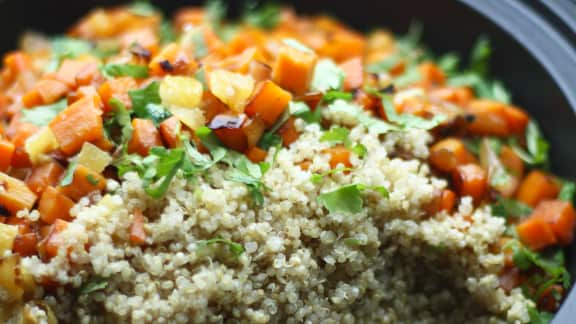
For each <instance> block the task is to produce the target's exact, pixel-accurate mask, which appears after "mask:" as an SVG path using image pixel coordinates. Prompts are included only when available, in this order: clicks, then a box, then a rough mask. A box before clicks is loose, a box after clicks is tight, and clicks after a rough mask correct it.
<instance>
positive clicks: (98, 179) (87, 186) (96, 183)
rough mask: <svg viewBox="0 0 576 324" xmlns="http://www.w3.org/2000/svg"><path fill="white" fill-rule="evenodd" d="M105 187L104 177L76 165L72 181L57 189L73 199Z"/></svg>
mask: <svg viewBox="0 0 576 324" xmlns="http://www.w3.org/2000/svg"><path fill="white" fill-rule="evenodd" d="M104 188H106V178H104V177H103V176H102V175H101V174H99V173H96V172H94V171H92V170H90V169H89V168H87V167H85V166H83V165H78V166H76V169H75V170H74V178H73V180H72V183H71V184H69V185H67V186H63V187H60V188H59V189H58V190H59V191H60V192H62V193H63V194H64V195H66V196H68V197H69V198H70V199H72V200H74V201H78V200H80V198H82V197H84V196H87V195H88V194H90V193H93V192H101V191H102V190H104Z"/></svg>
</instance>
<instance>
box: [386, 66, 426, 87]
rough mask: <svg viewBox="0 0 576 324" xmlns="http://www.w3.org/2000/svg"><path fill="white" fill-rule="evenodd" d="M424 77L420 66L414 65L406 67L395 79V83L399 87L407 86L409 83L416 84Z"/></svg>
mask: <svg viewBox="0 0 576 324" xmlns="http://www.w3.org/2000/svg"><path fill="white" fill-rule="evenodd" d="M421 79H422V74H420V70H419V69H418V66H416V65H413V66H410V67H409V68H408V69H406V72H404V73H403V74H402V75H400V76H398V77H397V78H395V79H394V81H393V82H394V85H395V86H396V87H398V88H402V87H406V86H408V85H411V84H414V83H416V82H418V81H420V80H421Z"/></svg>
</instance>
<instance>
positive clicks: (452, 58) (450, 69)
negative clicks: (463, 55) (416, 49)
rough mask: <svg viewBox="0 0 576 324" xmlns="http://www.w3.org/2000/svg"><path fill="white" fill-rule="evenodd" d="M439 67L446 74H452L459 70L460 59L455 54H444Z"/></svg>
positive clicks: (439, 60)
mask: <svg viewBox="0 0 576 324" xmlns="http://www.w3.org/2000/svg"><path fill="white" fill-rule="evenodd" d="M437 64H438V67H440V69H441V70H442V71H444V73H446V74H452V73H454V72H455V71H456V70H457V69H458V65H459V64H460V57H458V55H456V54H454V53H448V54H444V55H443V56H441V57H440V58H439V59H438V63H437Z"/></svg>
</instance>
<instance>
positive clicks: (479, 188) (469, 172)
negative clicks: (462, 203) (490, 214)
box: [452, 164, 488, 203]
mask: <svg viewBox="0 0 576 324" xmlns="http://www.w3.org/2000/svg"><path fill="white" fill-rule="evenodd" d="M452 181H453V183H454V187H455V188H456V191H457V192H458V195H459V196H461V197H464V196H470V197H472V198H473V199H474V202H475V203H479V202H480V201H481V200H482V198H484V195H485V194H486V189H487V185H488V175H487V174H486V171H484V170H483V169H482V168H481V167H480V166H479V165H477V164H464V165H460V166H458V167H456V169H455V170H454V173H453V176H452Z"/></svg>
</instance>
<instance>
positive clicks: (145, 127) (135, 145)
mask: <svg viewBox="0 0 576 324" xmlns="http://www.w3.org/2000/svg"><path fill="white" fill-rule="evenodd" d="M132 128H133V129H134V132H133V133H132V138H130V142H129V143H128V153H137V154H139V155H141V156H147V155H148V153H149V152H150V149H151V148H153V147H155V146H162V138H161V137H160V132H158V129H157V128H156V126H154V123H153V122H152V121H151V120H149V119H140V118H134V119H133V120H132Z"/></svg>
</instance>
